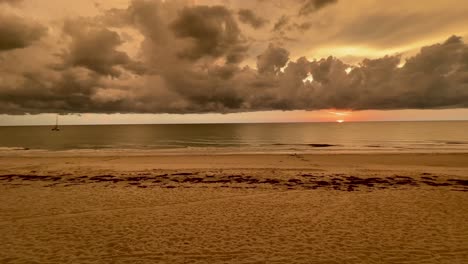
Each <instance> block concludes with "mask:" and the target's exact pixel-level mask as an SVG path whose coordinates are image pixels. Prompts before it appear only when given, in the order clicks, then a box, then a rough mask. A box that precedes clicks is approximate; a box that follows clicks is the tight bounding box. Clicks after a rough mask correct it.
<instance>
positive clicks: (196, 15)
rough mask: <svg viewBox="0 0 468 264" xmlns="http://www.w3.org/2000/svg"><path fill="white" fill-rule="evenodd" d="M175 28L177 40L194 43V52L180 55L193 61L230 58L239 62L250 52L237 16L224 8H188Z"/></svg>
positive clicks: (180, 14) (175, 23)
mask: <svg viewBox="0 0 468 264" xmlns="http://www.w3.org/2000/svg"><path fill="white" fill-rule="evenodd" d="M171 28H172V29H173V31H174V33H175V35H176V36H177V37H179V38H189V39H191V40H193V46H192V48H189V49H186V50H184V51H182V52H181V53H180V55H181V56H182V57H184V58H188V59H191V60H198V59H200V58H202V57H205V56H210V57H213V58H218V57H221V56H223V55H227V57H228V60H229V61H230V62H238V61H240V60H241V59H242V57H243V54H242V53H243V52H245V51H246V49H247V47H246V46H245V42H244V39H243V37H242V34H241V31H240V29H239V27H238V25H237V23H236V21H235V19H234V17H233V14H232V13H231V11H229V10H228V9H226V8H225V7H223V6H213V7H208V6H196V7H191V8H188V7H187V8H184V9H183V10H182V11H180V13H179V17H178V18H177V19H176V20H175V21H174V22H173V24H172V25H171Z"/></svg>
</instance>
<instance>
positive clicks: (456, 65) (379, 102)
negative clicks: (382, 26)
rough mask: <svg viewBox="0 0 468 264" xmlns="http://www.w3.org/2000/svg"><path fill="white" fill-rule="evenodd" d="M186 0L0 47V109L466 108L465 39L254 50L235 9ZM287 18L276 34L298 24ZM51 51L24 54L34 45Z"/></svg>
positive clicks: (73, 23) (148, 5) (138, 7)
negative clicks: (395, 46)
mask: <svg viewBox="0 0 468 264" xmlns="http://www.w3.org/2000/svg"><path fill="white" fill-rule="evenodd" d="M184 2H185V1H182V0H180V1H177V0H173V1H166V2H161V1H146V0H133V1H132V2H131V3H130V6H129V7H128V8H126V9H113V10H110V11H108V12H107V13H106V14H105V15H103V16H101V17H98V18H80V19H77V20H68V22H65V25H64V27H63V34H62V35H60V36H59V37H60V41H61V42H60V45H61V46H59V45H57V46H59V47H60V48H57V49H53V48H51V47H50V46H48V45H32V46H31V44H32V43H33V41H31V42H27V43H28V44H27V45H25V47H27V48H25V49H18V48H16V49H10V50H9V51H7V52H1V53H0V76H1V78H0V113H5V114H24V113H32V114H38V113H50V112H58V113H181V114H184V113H208V112H216V113H229V112H246V111H263V110H318V109H330V108H337V109H349V110H364V109H409V108H412V109H426V108H431V109H433V108H459V107H468V45H467V44H465V43H464V42H463V40H462V39H461V38H460V37H456V36H454V37H451V38H449V39H448V40H447V41H445V42H443V43H440V44H435V45H431V46H427V47H424V48H422V49H421V51H420V52H419V53H418V54H417V55H415V56H413V57H411V58H409V59H407V61H406V63H405V64H404V65H403V66H402V65H401V58H400V57H399V56H386V57H383V58H379V59H365V60H363V61H362V62H361V63H360V64H359V65H358V66H351V65H348V64H346V63H344V62H342V61H341V60H339V59H337V58H334V57H329V58H326V59H322V60H313V61H311V60H308V59H307V58H305V57H302V58H299V59H294V60H291V55H290V54H294V53H297V52H294V50H288V48H287V47H284V46H281V45H279V44H277V43H275V44H270V45H269V46H267V47H266V48H265V47H264V46H262V48H261V50H260V51H258V52H257V51H252V50H249V49H248V48H249V45H248V44H250V43H248V41H247V40H246V39H247V38H246V37H245V36H244V35H243V32H241V29H240V27H239V26H238V24H237V23H238V22H237V20H236V19H235V18H236V16H237V15H239V14H238V13H237V12H235V11H233V10H238V9H237V8H236V9H228V8H225V7H222V6H186V5H185V4H184ZM323 6H325V5H323ZM323 6H322V7H323ZM294 10H295V9H294ZM294 12H295V11H294ZM287 18H288V17H286V16H285V19H283V20H285V22H284V23H280V24H279V26H278V31H281V30H285V29H286V28H287V27H297V28H299V25H300V24H297V23H298V21H291V22H290V21H288V19H287ZM78 22H79V23H78ZM28 23H29V22H28ZM294 23H296V24H297V25H296V24H294ZM304 23H307V21H306V22H304ZM16 24H17V23H16ZM277 24H278V23H277ZM281 25H282V26H281ZM309 26H310V25H304V30H307V29H308V27H309ZM1 27H2V24H0V28H1ZM128 29H131V30H132V31H134V32H137V33H138V34H140V37H141V39H142V40H141V42H138V43H137V45H136V46H137V48H138V52H135V54H136V55H135V54H133V55H130V53H129V54H127V53H126V52H125V49H124V48H123V46H122V45H123V44H128V43H125V40H126V39H127V38H124V37H122V36H123V33H122V31H124V30H128ZM256 32H258V31H256ZM268 32H269V33H271V31H270V30H268ZM50 42H51V39H47V42H46V43H50ZM252 46H253V45H252ZM32 49H34V50H32ZM57 50H59V51H57ZM290 51H291V52H290ZM54 53H59V56H55V57H53V59H50V61H49V60H46V61H45V62H41V63H38V65H35V64H34V63H29V62H30V60H31V59H33V58H35V57H36V56H31V54H33V55H37V54H54ZM247 54H251V55H250V56H255V57H256V66H257V68H256V69H255V68H251V67H249V66H245V65H244V63H242V61H243V59H244V58H245V57H246V56H247ZM308 55H309V56H310V54H308ZM37 57H40V56H37ZM255 57H253V58H255ZM252 64H255V63H250V65H252ZM308 76H309V77H310V76H311V77H312V78H307V77H308ZM312 79H313V80H312ZM311 80H312V81H311Z"/></svg>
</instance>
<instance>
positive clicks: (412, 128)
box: [0, 121, 468, 153]
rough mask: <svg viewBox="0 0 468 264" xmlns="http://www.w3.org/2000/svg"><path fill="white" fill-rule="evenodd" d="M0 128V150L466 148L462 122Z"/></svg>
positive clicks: (466, 127) (467, 129)
mask: <svg viewBox="0 0 468 264" xmlns="http://www.w3.org/2000/svg"><path fill="white" fill-rule="evenodd" d="M51 128H52V127H50V126H29V127H28V126H22V127H6V126H4V127H0V151H2V152H8V151H17V152H18V151H21V152H27V151H34V150H45V151H74V150H76V151H89V150H92V151H100V150H116V151H117V150H118V151H127V150H128V151H130V150H132V151H144V150H150V151H160V152H162V153H180V152H182V153H191V152H192V153H330V152H337V153H341V152H343V153H347V152H351V153H355V152H358V153H367V152H397V153H398V152H436V153H437V152H444V153H446V152H468V121H447V122H445V121H443V122H442V121H441V122H364V123H341V124H339V123H292V124H284V123H282V124H183V125H86V126H62V127H61V131H59V132H54V131H51Z"/></svg>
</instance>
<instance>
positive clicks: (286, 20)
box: [273, 15, 290, 31]
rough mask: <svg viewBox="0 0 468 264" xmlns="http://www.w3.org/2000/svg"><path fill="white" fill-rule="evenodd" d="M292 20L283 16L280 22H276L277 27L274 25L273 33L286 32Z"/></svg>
mask: <svg viewBox="0 0 468 264" xmlns="http://www.w3.org/2000/svg"><path fill="white" fill-rule="evenodd" d="M289 20H290V18H289V17H288V16H286V15H283V16H281V17H280V18H279V19H278V21H276V23H275V25H273V31H281V30H284V29H285V28H286V27H287V26H288V24H289Z"/></svg>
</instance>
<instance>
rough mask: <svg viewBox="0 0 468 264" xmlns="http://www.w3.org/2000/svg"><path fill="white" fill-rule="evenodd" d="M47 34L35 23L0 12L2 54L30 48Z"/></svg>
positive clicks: (0, 46)
mask: <svg viewBox="0 0 468 264" xmlns="http://www.w3.org/2000/svg"><path fill="white" fill-rule="evenodd" d="M46 32H47V29H46V28H45V27H44V26H42V25H40V24H38V23H36V22H34V21H30V20H28V19H25V18H22V17H19V16H16V15H10V14H7V13H4V12H2V11H0V52H1V51H7V50H14V49H22V48H25V47H28V46H30V45H32V44H33V42H35V41H37V40H39V39H40V38H41V37H42V36H44V35H45V34H46Z"/></svg>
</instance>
